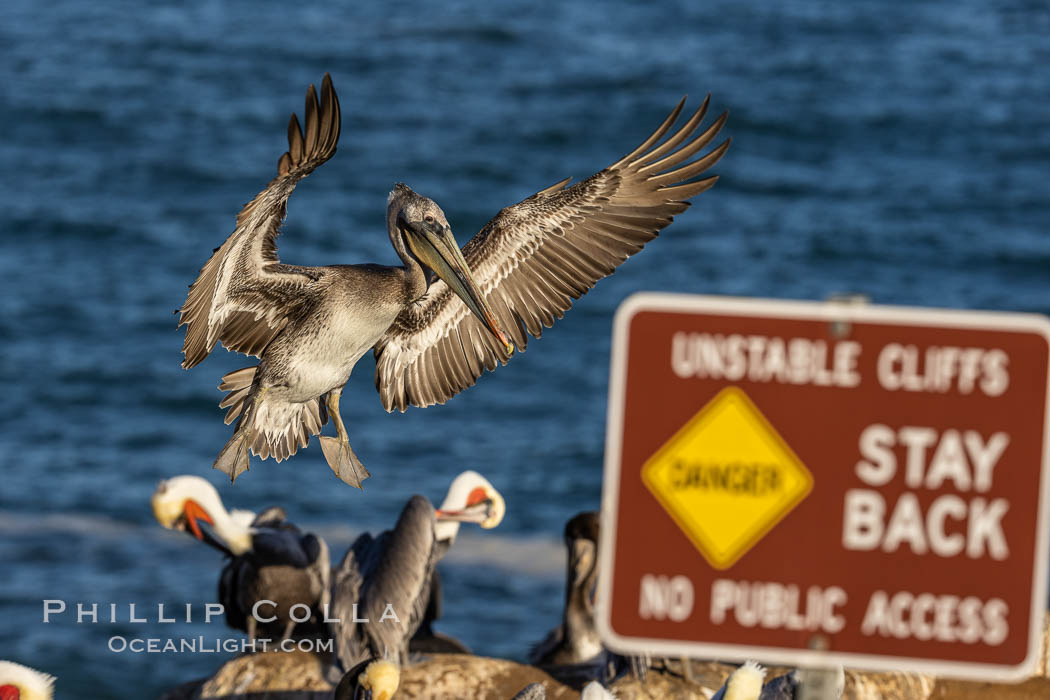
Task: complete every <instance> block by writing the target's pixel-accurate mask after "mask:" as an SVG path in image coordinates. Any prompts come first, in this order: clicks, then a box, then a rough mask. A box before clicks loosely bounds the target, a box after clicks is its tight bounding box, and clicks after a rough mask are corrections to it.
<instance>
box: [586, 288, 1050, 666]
mask: <svg viewBox="0 0 1050 700" xmlns="http://www.w3.org/2000/svg"><path fill="white" fill-rule="evenodd" d="M1048 356H1050V321H1048V319H1046V318H1045V317H1042V316H1036V315H1026V314H1008V313H991V312H965V311H945V310H929V309H925V310H924V309H908V308H892V307H879V306H853V305H845V304H837V303H809V302H780V301H766V300H744V299H729V298H714V297H695V296H684V295H669V294H639V295H635V296H633V297H631V298H630V299H628V300H627V301H626V302H625V303H624V304H623V306H622V307H621V308H620V310H619V311H618V313H617V316H616V321H615V324H614V338H613V351H612V371H611V375H610V392H609V418H608V430H607V436H606V456H605V481H604V493H603V499H602V533H603V536H602V542H601V577H600V585H599V600H598V605H599V628H600V629H601V631H602V635H603V638H604V639H605V641H606V643H607V644H608V645H609V646H610V647H611V648H613V649H615V650H617V651H623V652H630V653H649V654H663V655H679V656H692V657H707V658H737V659H743V658H758V659H761V660H763V661H767V662H771V663H786V664H797V665H811V666H813V665H828V664H836V663H841V664H844V665H847V666H855V667H865V668H872V669H887V670H916V671H922V672H927V673H936V674H940V675H949V676H958V677H970V678H988V679H998V680H1006V679H1016V678H1021V677H1024V676H1025V675H1026V674H1027V673H1029V671H1030V670H1031V669H1032V668H1033V667H1034V664H1035V661H1036V655H1037V653H1038V650H1039V643H1040V640H1041V637H1042V620H1043V614H1044V612H1045V610H1046V606H1047V588H1046V587H1047V573H1048V528H1050V519H1048V512H1047V508H1048V504H1050V501H1048V498H1047V492H1048V474H1047V469H1048V465H1050V459H1048V455H1050V447H1048V440H1047V437H1048V435H1050V430H1048V422H1050V413H1048V409H1047V400H1048V360H1050V357H1048Z"/></svg>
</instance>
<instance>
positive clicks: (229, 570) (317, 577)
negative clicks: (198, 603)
mask: <svg viewBox="0 0 1050 700" xmlns="http://www.w3.org/2000/svg"><path fill="white" fill-rule="evenodd" d="M151 501H152V505H153V515H154V517H156V519H157V522H159V523H160V524H161V525H162V526H164V527H165V528H168V529H176V530H183V531H185V532H189V533H190V534H192V535H193V536H194V537H196V538H197V539H198V540H200V541H202V542H205V543H206V544H210V545H211V546H213V547H215V548H216V549H218V550H219V551H221V552H223V553H224V554H226V555H227V556H228V557H230V560H229V561H228V562H227V563H226V566H225V567H223V570H222V573H221V574H220V576H219V602H220V603H222V605H223V607H224V608H225V611H226V622H227V623H228V624H229V625H230V627H232V628H234V629H239V630H243V631H244V632H247V633H248V636H250V637H253V638H254V637H255V636H256V634H257V632H263V633H265V634H266V635H271V634H276V635H279V636H281V637H282V638H288V637H290V636H291V634H292V632H293V630H295V631H296V634H297V635H298V636H307V635H323V636H326V635H327V629H326V627H325V625H324V622H323V616H322V612H323V609H324V606H326V605H327V604H328V600H329V585H330V582H331V564H330V560H329V556H328V545H327V544H326V543H325V541H324V540H323V539H321V538H320V537H317V536H316V535H313V534H310V533H307V534H303V533H301V532H300V531H299V529H298V528H297V527H296V526H295V525H293V524H292V523H290V522H288V521H287V520H286V519H285V513H284V510H283V509H281V508H268V509H266V510H264V511H263V512H261V513H259V514H258V515H254V514H252V513H251V512H249V511H233V512H232V513H230V512H228V511H227V510H226V508H225V507H223V505H222V500H221V499H220V498H219V493H218V492H217V491H216V490H215V487H214V486H212V485H211V484H210V483H208V482H207V481H206V480H204V479H202V478H201V477H199V476H190V475H186V476H176V477H173V478H171V479H168V480H166V481H162V482H160V484H159V485H158V486H157V489H156V491H154V492H153V498H152V499H151ZM201 522H204V523H207V524H208V525H209V526H211V530H212V531H213V532H214V535H213V534H211V533H210V532H209V531H208V530H206V529H203V528H201V526H200V523H201ZM259 601H270V602H272V605H271V604H270V602H263V603H259ZM257 603H259V605H258V607H257V609H256V610H255V611H254V612H255V613H256V614H253V608H256V604H257ZM296 606H299V607H296ZM293 607H294V608H295V609H294V610H293ZM269 618H274V619H273V620H269ZM297 620H302V621H303V622H302V623H297ZM260 621H263V622H260ZM260 624H261V625H262V628H261V629H260V628H259V625H260ZM297 624H299V628H298V629H296V625H297Z"/></svg>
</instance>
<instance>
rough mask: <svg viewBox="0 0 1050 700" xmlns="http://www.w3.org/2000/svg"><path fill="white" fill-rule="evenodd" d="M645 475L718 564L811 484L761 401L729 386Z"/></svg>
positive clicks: (747, 545) (750, 542) (724, 564)
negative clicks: (752, 398)
mask: <svg viewBox="0 0 1050 700" xmlns="http://www.w3.org/2000/svg"><path fill="white" fill-rule="evenodd" d="M642 481H644V482H645V485H646V486H647V487H648V488H649V490H650V491H652V492H653V495H654V496H656V499H657V500H658V501H659V502H660V504H661V505H662V506H663V507H664V510H666V511H667V512H668V514H669V515H670V516H671V517H672V518H673V519H674V521H675V522H676V523H678V526H679V527H680V528H682V531H683V532H685V534H686V535H687V536H688V537H689V539H690V540H692V542H693V544H694V545H696V548H697V549H699V550H700V553H701V554H703V555H704V558H705V559H707V561H708V562H710V564H711V566H713V567H715V568H716V569H727V568H729V567H730V566H732V565H733V564H735V563H736V561H737V560H738V559H740V557H742V556H743V555H744V553H745V552H747V551H748V550H749V549H751V547H753V546H754V545H755V544H757V543H758V541H759V540H760V539H762V537H763V536H765V534H766V533H767V532H769V531H770V530H771V529H772V528H773V526H774V525H776V524H777V523H778V522H780V520H781V519H782V518H783V517H784V516H786V515H787V514H788V513H789V512H790V511H791V509H792V508H794V507H795V506H796V505H798V503H799V502H800V501H801V500H802V499H803V498H805V497H806V496H807V495H808V494H809V492H810V489H812V488H813V475H812V474H810V472H809V470H808V469H806V466H805V465H804V464H802V461H801V460H800V459H799V458H798V455H796V454H795V453H794V452H793V451H792V449H791V448H790V447H788V445H787V443H786V442H784V439H783V438H782V437H780V434H779V433H777V431H776V430H775V429H774V428H773V426H772V425H770V423H769V421H767V420H766V418H765V416H763V415H762V413H761V412H760V411H759V410H758V407H757V406H755V404H753V403H752V402H751V399H749V398H748V397H747V395H746V394H745V393H744V392H743V391H742V390H740V389H739V388H737V387H733V386H731V387H727V388H726V389H723V390H722V391H721V392H719V393H718V395H717V396H715V398H713V399H711V401H710V402H709V403H708V404H707V405H706V406H704V407H703V408H702V409H700V412H699V413H697V414H696V415H695V416H693V417H692V418H691V419H690V420H689V422H688V423H686V424H685V426H683V427H682V428H681V430H679V431H678V432H677V433H675V435H674V436H673V437H672V438H671V439H670V440H668V441H667V443H666V444H665V445H664V446H663V447H661V448H660V449H659V450H658V451H657V452H656V454H654V455H653V456H652V457H650V458H649V459H648V460H647V461H646V463H645V464H644V465H643V466H642Z"/></svg>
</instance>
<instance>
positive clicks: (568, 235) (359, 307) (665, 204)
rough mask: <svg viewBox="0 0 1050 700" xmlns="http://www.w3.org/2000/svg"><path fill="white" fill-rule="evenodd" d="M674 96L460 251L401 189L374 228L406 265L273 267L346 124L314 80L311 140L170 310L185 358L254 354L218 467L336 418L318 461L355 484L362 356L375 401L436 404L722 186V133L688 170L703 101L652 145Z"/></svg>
mask: <svg viewBox="0 0 1050 700" xmlns="http://www.w3.org/2000/svg"><path fill="white" fill-rule="evenodd" d="M684 102H685V101H684V100H683V101H682V102H680V103H679V104H678V106H677V107H675V109H674V110H673V111H672V112H671V114H670V115H669V116H668V117H667V119H666V120H664V122H663V124H661V125H660V127H659V128H657V130H656V131H655V132H654V133H653V134H652V135H651V136H650V137H649V138H647V139H646V140H645V141H644V142H643V143H642V144H641V145H640V146H639V147H638V148H636V149H635V150H634V151H632V152H631V153H629V154H628V155H626V156H625V157H623V158H622V159H620V160H619V161H617V162H615V163H613V164H612V165H610V166H609V167H607V168H605V169H604V170H602V171H600V172H598V173H597V174H595V175H592V176H591V177H589V178H587V179H585V180H583V181H581V182H579V183H577V184H575V185H573V186H572V187H566V185H567V184H568V182H569V179H571V178H567V179H565V180H562V181H561V182H558V183H556V184H554V185H552V186H550V187H547V188H545V189H543V190H540V191H539V192H538V193H536V194H535V195H533V196H531V197H529V198H528V199H525V200H524V201H522V202H520V203H518V204H516V205H513V206H509V207H506V208H505V209H503V210H502V211H500V213H499V214H498V215H497V216H496V217H495V218H494V219H492V221H490V222H489V223H488V224H487V225H486V226H485V227H484V228H483V229H482V230H481V232H480V233H478V234H477V235H476V236H474V238H472V239H471V240H470V241H469V242H468V243H467V244H466V245H465V246H464V247H463V249H462V251H460V249H459V246H458V244H457V243H456V241H455V239H454V238H453V236H452V229H451V228H450V227H449V224H448V221H447V219H446V218H445V214H444V212H443V211H442V210H441V208H440V207H439V206H438V205H437V204H436V203H435V202H434V201H433V200H431V199H428V198H427V197H424V196H422V195H419V194H417V193H415V192H413V191H412V190H411V189H410V188H408V187H407V186H405V185H403V184H398V185H396V186H395V187H394V189H393V191H392V192H391V193H390V198H389V200H388V202H387V218H386V220H387V233H388V235H389V236H390V242H391V244H392V245H393V247H394V250H395V251H396V252H397V254H398V257H400V258H401V261H402V263H403V265H402V266H400V267H385V266H381V265H371V264H369V265H332V266H324V267H302V266H298V265H287V264H283V263H281V262H280V261H279V260H278V258H277V243H276V240H277V235H278V232H279V229H280V225H281V221H282V220H283V219H284V216H285V209H286V204H287V201H288V197H289V196H290V195H291V193H292V190H293V189H294V188H295V186H296V184H297V183H298V182H299V180H301V179H302V178H304V177H306V176H307V175H308V174H309V173H311V172H312V171H313V170H314V169H315V168H316V167H317V166H319V165H321V164H322V163H324V162H325V161H326V160H328V159H329V158H330V157H331V156H332V155H333V154H334V153H335V150H336V143H337V141H338V139H339V122H340V112H339V100H338V99H337V98H336V94H335V90H334V89H333V87H332V81H331V79H330V78H329V76H328V75H327V74H326V75H325V77H324V80H323V82H322V85H321V99H320V101H318V99H317V96H316V93H315V91H314V88H313V86H312V85H311V86H310V88H309V89H308V90H307V94H306V111H305V117H304V118H305V123H306V129H305V133H304V131H303V130H302V129H301V128H300V126H299V122H298V120H297V119H296V117H295V115H294V114H293V115H292V118H291V122H290V124H289V127H288V143H289V148H288V152H286V153H285V154H284V155H283V156H281V158H280V160H279V162H278V165H277V177H276V178H274V179H273V180H272V181H271V182H270V184H269V185H267V186H266V188H265V189H264V190H263V191H262V192H260V193H259V194H258V195H257V196H256V198H255V199H254V200H252V201H251V202H250V203H249V204H247V205H246V206H245V207H244V209H242V210H241V213H240V214H239V216H238V217H237V227H236V228H235V229H234V231H233V233H232V234H230V236H229V237H228V238H227V239H226V241H225V242H224V243H223V244H222V245H221V246H220V247H219V248H217V249H215V252H214V253H213V254H212V256H211V258H210V259H209V260H208V262H207V263H206V264H205V265H204V267H203V268H202V269H201V272H200V275H199V276H198V277H197V280H196V282H194V283H193V285H192V286H191V287H190V291H189V295H188V296H187V298H186V302H185V304H183V306H182V308H181V309H180V312H181V315H180V318H179V325H180V326H182V325H186V326H187V330H186V338H185V342H184V344H183V354H184V360H183V363H182V366H183V367H185V368H190V367H193V366H194V365H196V364H197V363H199V362H200V361H201V360H203V359H204V358H205V357H206V356H207V355H208V353H209V352H211V350H212V349H213V348H214V346H215V343H216V342H221V343H222V344H223V345H224V346H225V347H226V348H227V349H229V350H234V351H236V352H241V353H244V354H246V355H253V356H257V357H259V358H260V362H259V364H258V366H256V367H248V368H245V369H241V370H237V371H235V372H231V373H230V374H227V375H226V376H225V377H223V382H222V384H220V389H223V390H226V391H229V392H230V393H229V394H228V395H227V396H226V398H225V399H224V400H223V401H222V403H221V404H220V406H222V407H229V411H228V412H227V414H226V422H227V423H230V422H232V421H234V420H237V426H236V428H235V430H234V433H233V436H232V437H231V438H230V440H229V442H227V443H226V446H225V447H224V448H223V450H222V452H221V453H220V454H219V456H218V458H217V459H216V460H215V465H214V466H215V468H216V469H220V470H221V471H224V472H225V473H226V474H228V475H229V477H230V478H231V479H235V478H236V477H237V476H238V475H239V474H241V473H242V472H244V471H245V470H246V469H247V468H248V460H249V453H251V454H254V455H256V456H258V457H261V458H262V459H266V458H267V457H273V458H274V459H276V460H277V461H278V462H279V461H281V460H283V459H286V458H287V457H290V456H291V455H293V454H295V452H296V451H297V450H298V449H299V447H303V446H305V445H306V444H307V443H308V441H309V437H310V436H311V435H317V434H319V433H320V431H321V427H322V426H323V425H324V424H325V423H326V422H327V420H328V416H331V417H332V420H333V421H334V422H335V428H336V432H337V434H338V438H331V437H321V447H322V450H323V451H324V454H325V458H326V459H327V461H328V463H329V466H331V467H332V469H333V471H335V473H336V474H337V475H338V476H339V478H341V479H343V480H344V481H346V482H347V483H349V484H351V485H353V486H358V487H360V485H361V480H362V479H364V478H366V477H367V476H368V471H367V470H366V469H365V467H364V465H363V464H362V463H361V461H360V460H359V459H358V458H357V456H356V455H355V454H354V452H353V450H351V449H350V443H349V439H348V437H347V433H346V429H345V427H344V425H343V421H342V419H341V417H340V415H339V398H340V395H341V392H342V387H343V385H344V384H345V383H346V382H347V381H348V379H349V378H350V372H351V370H352V369H353V367H354V365H355V363H356V362H357V361H358V359H360V358H361V357H362V356H363V355H364V353H365V352H367V351H368V350H369V349H374V352H375V357H376V375H375V383H376V388H377V389H378V391H379V395H380V398H381V399H382V402H383V406H384V408H386V410H387V411H392V410H393V409H395V408H396V409H398V410H400V411H404V410H405V409H406V408H407V407H408V405H409V404H411V405H414V406H421V407H422V406H430V405H432V404H436V403H444V402H445V401H446V400H448V399H449V398H451V397H452V396H454V395H456V394H457V393H459V392H460V391H462V390H463V389H466V388H467V387H469V386H471V385H473V384H474V382H476V381H477V379H478V377H480V376H481V374H482V372H483V371H484V370H486V369H488V370H493V369H495V368H496V367H497V366H498V365H500V364H506V362H507V361H508V359H509V358H510V356H511V354H512V353H513V351H514V349H515V347H517V349H519V350H524V349H525V345H526V342H527V340H528V335H529V334H531V335H533V336H536V337H539V336H540V333H541V332H542V330H543V328H544V327H549V326H551V325H552V324H553V323H554V320H555V319H557V318H561V316H562V315H563V314H564V313H565V311H566V310H568V309H569V307H570V306H571V305H572V301H573V300H574V299H578V298H579V297H580V296H581V295H583V294H585V293H586V292H587V291H588V290H589V289H590V288H591V287H592V286H593V285H594V283H595V282H597V281H598V280H599V279H601V278H602V277H605V276H607V275H609V274H611V273H612V272H613V271H614V270H615V269H616V267H617V266H618V265H619V264H620V263H622V262H623V261H624V260H626V259H627V258H628V256H630V255H632V254H634V253H636V252H638V251H639V250H641V249H642V247H643V246H644V245H645V243H647V242H648V241H650V240H652V239H653V238H654V237H655V236H656V235H657V233H658V232H659V231H660V229H662V228H664V227H665V226H667V225H668V224H670V223H671V221H672V219H673V217H674V215H675V214H679V213H681V212H683V211H685V209H686V208H687V207H688V206H689V203H688V202H687V201H686V200H688V199H689V198H691V197H694V196H696V195H698V194H699V193H701V192H703V191H704V190H706V189H708V188H710V187H711V186H712V185H714V183H715V181H716V180H717V179H718V178H717V177H715V176H712V177H706V178H703V179H699V180H693V178H695V177H697V176H698V175H700V173H702V172H704V171H705V170H707V169H708V168H709V167H710V166H712V165H713V164H714V163H716V162H717V161H718V160H719V159H720V158H721V157H722V155H723V154H724V153H725V151H726V149H727V148H728V146H729V141H725V142H724V143H722V144H721V145H720V146H718V147H717V148H714V149H713V150H712V151H710V152H709V153H707V154H706V155H704V156H703V157H701V158H699V159H697V160H695V161H692V162H687V161H688V160H689V158H691V157H693V156H694V155H695V154H696V153H698V152H699V151H700V150H701V149H703V148H704V147H705V146H707V145H708V144H709V143H710V142H711V141H712V140H713V139H714V137H715V135H716V134H717V133H718V131H719V130H720V129H721V127H722V124H723V123H724V122H725V118H726V115H724V114H723V115H722V116H721V117H719V118H718V119H717V120H716V121H715V122H714V123H713V124H712V125H711V126H710V127H709V128H707V129H706V130H705V131H703V132H702V133H701V134H699V135H695V132H696V130H697V128H698V126H699V125H700V122H701V120H702V119H703V117H704V114H705V113H706V110H707V100H704V103H703V104H702V105H701V106H700V108H699V109H698V110H697V111H696V113H694V114H693V115H692V116H691V117H690V118H689V119H688V120H687V121H686V122H685V124H684V125H683V126H682V127H681V128H680V129H679V130H678V131H676V132H674V133H673V134H672V135H671V136H670V137H668V138H667V139H666V140H665V141H664V142H663V143H662V144H659V145H657V144H658V143H659V142H660V140H661V139H663V138H664V136H666V135H667V134H668V133H669V130H670V129H671V126H672V125H673V124H674V122H675V121H676V120H677V119H678V116H679V114H680V112H681V111H682V106H683V104H684ZM430 273H434V274H435V275H436V277H437V278H436V279H435V278H434V277H433V276H432V275H431V274H430Z"/></svg>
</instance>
